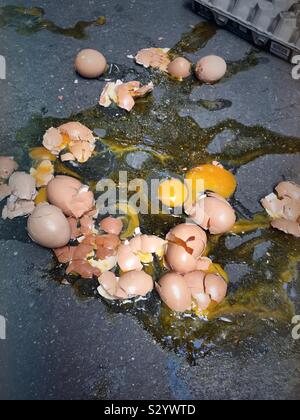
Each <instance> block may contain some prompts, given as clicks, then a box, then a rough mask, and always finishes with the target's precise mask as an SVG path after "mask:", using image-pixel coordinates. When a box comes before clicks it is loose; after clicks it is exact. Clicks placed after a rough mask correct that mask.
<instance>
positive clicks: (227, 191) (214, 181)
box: [186, 164, 237, 201]
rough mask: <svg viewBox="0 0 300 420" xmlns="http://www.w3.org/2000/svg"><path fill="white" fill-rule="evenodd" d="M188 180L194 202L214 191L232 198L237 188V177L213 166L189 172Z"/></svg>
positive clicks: (203, 166) (208, 165) (204, 166)
mask: <svg viewBox="0 0 300 420" xmlns="http://www.w3.org/2000/svg"><path fill="white" fill-rule="evenodd" d="M186 180H187V181H188V184H189V189H191V191H192V197H193V200H194V201H197V198H198V197H199V195H200V194H202V193H204V192H205V191H212V192H214V193H217V194H219V195H221V196H222V197H224V198H229V197H231V196H232V195H233V194H234V192H235V190H236V187H237V182H236V179H235V176H234V175H233V174H232V173H231V172H229V171H227V170H226V169H224V168H222V167H219V166H215V165H213V164H207V165H202V166H199V167H197V168H194V169H192V170H191V171H190V172H188V174H187V176H186Z"/></svg>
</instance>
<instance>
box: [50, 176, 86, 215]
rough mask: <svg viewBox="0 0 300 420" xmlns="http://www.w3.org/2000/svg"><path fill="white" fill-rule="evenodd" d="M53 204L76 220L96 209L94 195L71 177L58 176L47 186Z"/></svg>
mask: <svg viewBox="0 0 300 420" xmlns="http://www.w3.org/2000/svg"><path fill="white" fill-rule="evenodd" d="M47 197H48V200H49V202H50V203H51V204H53V205H55V206H56V207H58V208H60V209H61V210H62V211H63V212H64V214H65V215H66V216H73V217H75V218H76V219H79V218H80V217H82V216H83V215H84V214H85V213H87V212H88V211H90V210H92V209H93V207H94V194H93V193H92V192H91V191H89V187H88V186H86V185H83V184H82V183H81V182H80V181H78V180H77V179H75V178H72V177H69V176H57V177H55V178H54V179H53V180H52V181H51V182H49V184H48V186H47Z"/></svg>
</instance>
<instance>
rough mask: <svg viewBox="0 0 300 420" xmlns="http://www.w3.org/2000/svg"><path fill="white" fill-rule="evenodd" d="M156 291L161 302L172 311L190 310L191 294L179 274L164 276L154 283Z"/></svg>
mask: <svg viewBox="0 0 300 420" xmlns="http://www.w3.org/2000/svg"><path fill="white" fill-rule="evenodd" d="M156 290H157V292H158V294H159V296H160V298H161V299H162V301H163V302H164V303H165V304H166V305H167V306H168V307H169V308H170V309H172V310H173V311H176V312H186V311H189V310H191V307H192V293H191V291H190V289H189V288H188V286H187V283H186V282H185V281H184V278H183V277H182V276H181V275H180V274H176V273H168V274H166V275H165V276H163V277H162V278H161V279H160V280H159V282H158V283H156Z"/></svg>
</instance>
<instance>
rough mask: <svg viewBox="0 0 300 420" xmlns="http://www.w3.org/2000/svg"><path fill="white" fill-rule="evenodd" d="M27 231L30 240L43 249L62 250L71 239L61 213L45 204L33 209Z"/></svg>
mask: <svg viewBox="0 0 300 420" xmlns="http://www.w3.org/2000/svg"><path fill="white" fill-rule="evenodd" d="M27 230H28V234H29V236H30V237H31V239H32V240H33V241H34V242H36V243H37V244H39V245H41V246H43V247H45V248H52V249H55V248H62V247H64V246H66V245H67V244H68V243H69V241H70V239H71V228H70V225H69V223H68V220H67V219H66V217H65V215H64V214H63V212H62V211H61V210H60V209H59V208H57V207H55V206H52V205H50V204H46V203H45V204H40V205H38V206H37V207H36V208H35V210H34V211H33V213H32V214H31V216H30V217H29V219H28V223H27Z"/></svg>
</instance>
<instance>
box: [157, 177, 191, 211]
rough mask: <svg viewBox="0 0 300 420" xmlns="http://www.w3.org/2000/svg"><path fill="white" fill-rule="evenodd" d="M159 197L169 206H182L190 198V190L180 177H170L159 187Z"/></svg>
mask: <svg viewBox="0 0 300 420" xmlns="http://www.w3.org/2000/svg"><path fill="white" fill-rule="evenodd" d="M158 197H159V199H160V201H161V202H162V203H163V204H164V205H165V206H167V207H171V208H175V207H179V206H182V205H183V204H184V203H185V202H186V200H187V198H188V190H187V188H186V186H185V185H184V183H183V182H181V181H180V180H179V179H168V180H166V181H164V182H162V183H161V184H160V186H159V188H158Z"/></svg>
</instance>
